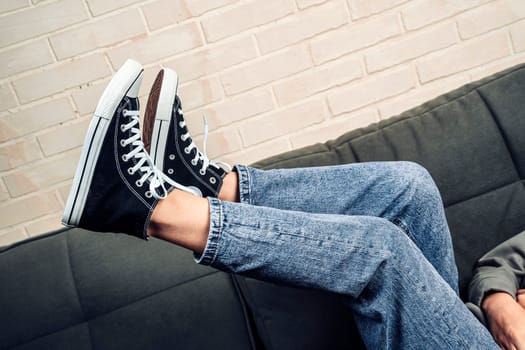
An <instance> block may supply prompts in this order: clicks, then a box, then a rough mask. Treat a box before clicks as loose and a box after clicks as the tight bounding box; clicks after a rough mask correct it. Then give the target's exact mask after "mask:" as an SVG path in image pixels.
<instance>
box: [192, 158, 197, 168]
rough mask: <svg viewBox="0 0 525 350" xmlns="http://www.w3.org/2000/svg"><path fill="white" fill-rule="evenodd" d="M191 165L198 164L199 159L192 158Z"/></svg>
mask: <svg viewBox="0 0 525 350" xmlns="http://www.w3.org/2000/svg"><path fill="white" fill-rule="evenodd" d="M191 165H193V166H195V165H197V159H195V158H193V159H192V160H191Z"/></svg>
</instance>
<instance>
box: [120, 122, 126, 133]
mask: <svg viewBox="0 0 525 350" xmlns="http://www.w3.org/2000/svg"><path fill="white" fill-rule="evenodd" d="M120 131H122V132H126V125H124V124H122V125H121V126H120Z"/></svg>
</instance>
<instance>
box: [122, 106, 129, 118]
mask: <svg viewBox="0 0 525 350" xmlns="http://www.w3.org/2000/svg"><path fill="white" fill-rule="evenodd" d="M122 115H123V116H124V117H127V116H128V110H127V109H126V108H124V109H123V110H122Z"/></svg>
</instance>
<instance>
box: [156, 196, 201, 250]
mask: <svg viewBox="0 0 525 350" xmlns="http://www.w3.org/2000/svg"><path fill="white" fill-rule="evenodd" d="M209 220H210V219H209V204H208V201H207V200H206V199H205V198H200V197H197V196H194V195H192V194H189V193H185V192H182V191H179V190H173V191H172V192H171V193H170V194H169V195H168V197H167V198H166V199H164V200H161V201H159V203H158V204H157V206H156V207H155V209H154V210H153V214H152V215H151V220H150V224H149V227H148V235H149V236H152V237H157V238H160V239H163V240H165V241H169V242H172V243H175V244H177V245H180V246H182V247H185V248H188V249H191V250H193V251H194V252H196V253H202V251H203V250H204V248H205V246H206V242H207V239H208V230H209Z"/></svg>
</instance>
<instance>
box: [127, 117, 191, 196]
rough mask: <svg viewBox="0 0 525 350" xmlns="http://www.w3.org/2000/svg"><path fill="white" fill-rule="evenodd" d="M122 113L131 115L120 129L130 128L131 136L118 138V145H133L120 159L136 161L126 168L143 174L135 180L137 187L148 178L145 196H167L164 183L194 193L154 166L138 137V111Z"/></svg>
mask: <svg viewBox="0 0 525 350" xmlns="http://www.w3.org/2000/svg"><path fill="white" fill-rule="evenodd" d="M123 115H124V116H126V117H131V121H130V122H129V123H127V124H122V125H121V126H120V129H121V130H122V131H123V132H126V131H128V130H131V134H132V136H131V137H129V138H127V139H122V140H120V145H121V146H122V147H125V146H127V145H129V144H131V145H133V146H134V147H133V149H132V150H131V152H129V153H126V154H124V155H123V156H122V160H123V161H125V162H127V161H129V160H130V159H131V158H136V159H137V160H138V161H137V163H136V164H135V165H134V166H133V167H129V168H128V174H130V175H133V174H135V173H136V172H137V171H140V172H141V173H142V174H143V175H142V177H141V178H140V179H139V180H137V181H136V182H135V184H136V185H137V187H142V185H144V183H145V182H146V181H147V180H149V191H147V192H146V197H151V196H153V197H155V198H156V199H164V198H166V197H167V196H168V189H167V188H166V186H165V183H166V182H167V183H168V184H170V185H172V186H173V187H176V188H178V189H181V190H184V191H187V192H191V193H194V191H191V190H189V189H188V188H186V187H185V186H182V185H180V184H178V183H176V182H175V181H172V180H171V179H170V178H169V177H167V176H166V175H164V173H163V172H162V171H160V170H158V169H157V167H155V165H154V164H153V160H152V159H151V158H150V156H149V155H148V153H147V152H146V149H145V148H144V143H142V140H141V138H140V129H139V128H138V125H139V116H140V113H139V111H136V110H135V111H133V110H124V112H123ZM159 187H160V189H161V192H162V193H161V194H159V193H158V191H157V189H158V188H159Z"/></svg>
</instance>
